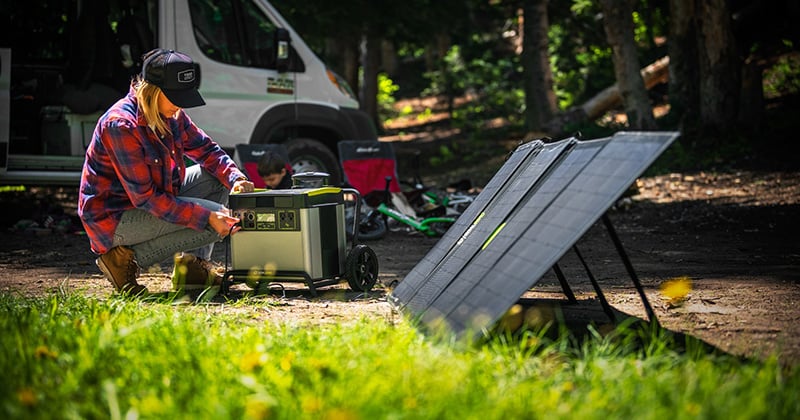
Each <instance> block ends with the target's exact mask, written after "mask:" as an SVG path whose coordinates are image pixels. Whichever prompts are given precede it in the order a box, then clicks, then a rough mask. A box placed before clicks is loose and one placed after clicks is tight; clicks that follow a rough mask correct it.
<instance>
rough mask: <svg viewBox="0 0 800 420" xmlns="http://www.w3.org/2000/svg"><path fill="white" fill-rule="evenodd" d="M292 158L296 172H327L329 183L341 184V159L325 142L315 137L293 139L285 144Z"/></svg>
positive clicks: (293, 168)
mask: <svg viewBox="0 0 800 420" xmlns="http://www.w3.org/2000/svg"><path fill="white" fill-rule="evenodd" d="M284 145H285V146H286V150H287V151H288V152H289V158H290V159H292V170H294V173H296V174H299V173H301V172H327V173H328V174H329V175H330V176H329V177H328V184H329V185H341V183H342V171H341V169H339V161H338V160H337V159H336V155H334V154H333V152H332V151H331V149H329V148H328V147H327V146H325V145H324V144H322V143H320V142H319V141H317V140H314V139H302V138H300V139H293V140H289V141H287V142H286V143H285V144H284Z"/></svg>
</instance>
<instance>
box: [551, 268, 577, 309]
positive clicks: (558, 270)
mask: <svg viewBox="0 0 800 420" xmlns="http://www.w3.org/2000/svg"><path fill="white" fill-rule="evenodd" d="M553 272H554V273H556V277H557V278H558V282H559V283H561V290H563V291H564V294H565V295H566V296H567V300H568V301H569V303H578V299H575V294H574V293H572V288H570V287H569V284H568V283H567V278H566V277H565V276H564V272H563V271H561V267H559V266H558V263H555V264H553Z"/></svg>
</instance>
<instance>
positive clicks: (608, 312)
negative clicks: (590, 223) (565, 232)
mask: <svg viewBox="0 0 800 420" xmlns="http://www.w3.org/2000/svg"><path fill="white" fill-rule="evenodd" d="M572 250H573V251H575V255H577V256H578V260H580V262H581V265H583V269H584V270H586V275H587V276H589V281H591V282H592V287H594V292H595V293H596V294H597V298H598V299H599V300H600V306H602V307H603V312H605V314H606V316H608V319H609V320H611V323H612V324H616V323H617V316H616V315H614V310H613V309H611V305H610V304H609V303H608V300H607V299H606V295H605V293H603V291H602V290H601V289H600V285H599V284H598V283H597V279H596V278H595V277H594V274H592V271H591V270H590V269H589V265H588V264H586V260H584V259H583V255H581V252H580V251H578V246H577V245H572Z"/></svg>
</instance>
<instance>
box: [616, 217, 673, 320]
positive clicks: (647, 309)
mask: <svg viewBox="0 0 800 420" xmlns="http://www.w3.org/2000/svg"><path fill="white" fill-rule="evenodd" d="M602 218H603V224H604V225H605V226H606V230H607V231H608V236H609V237H611V242H613V243H614V247H615V248H616V249H617V253H618V254H619V257H620V259H622V264H623V265H625V270H627V271H628V275H629V276H631V280H633V285H634V286H635V287H636V291H637V292H639V297H640V298H641V299H642V305H644V311H645V313H647V317H648V319H649V320H650V322H652V323H653V324H655V325H656V326H657V327H660V324H659V322H658V318H656V313H655V312H653V307H652V306H650V301H649V300H648V299H647V295H646V294H645V293H644V288H643V287H642V283H641V282H640V281H639V276H637V275H636V271H634V269H633V265H632V264H631V260H630V259H629V258H628V254H627V253H626V252H625V248H624V247H623V246H622V242H621V241H620V240H619V237H618V236H617V231H616V230H615V229H614V225H612V224H611V219H609V218H608V213H603V217H602Z"/></svg>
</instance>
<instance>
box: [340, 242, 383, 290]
mask: <svg viewBox="0 0 800 420" xmlns="http://www.w3.org/2000/svg"><path fill="white" fill-rule="evenodd" d="M344 277H345V278H346V279H347V284H349V285H350V288H351V289H353V290H355V291H357V292H368V291H370V290H371V289H372V286H374V285H375V282H376V281H377V280H378V257H377V256H376V255H375V251H373V250H372V248H370V247H368V246H366V245H363V244H360V245H356V246H355V247H354V248H353V249H351V250H350V252H349V253H348V254H347V259H346V260H345V263H344Z"/></svg>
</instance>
